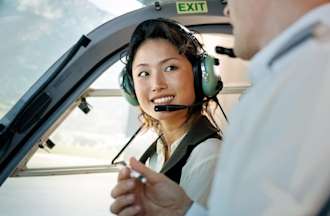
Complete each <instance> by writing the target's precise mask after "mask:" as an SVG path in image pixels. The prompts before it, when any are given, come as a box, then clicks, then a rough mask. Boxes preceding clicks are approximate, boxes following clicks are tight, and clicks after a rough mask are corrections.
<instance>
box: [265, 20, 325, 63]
mask: <svg viewBox="0 0 330 216" xmlns="http://www.w3.org/2000/svg"><path fill="white" fill-rule="evenodd" d="M329 47H330V26H327V25H325V24H322V23H320V22H316V23H312V24H310V25H308V26H306V27H305V28H303V29H301V30H300V31H299V32H296V34H295V35H293V36H292V37H291V38H290V39H289V40H287V42H286V43H285V44H284V45H283V46H282V47H281V49H278V50H277V52H276V53H275V54H274V55H273V58H271V59H270V61H269V62H268V65H269V67H272V66H273V65H276V64H277V63H279V62H282V60H284V59H286V58H290V57H298V56H305V57H306V58H307V56H309V55H312V56H313V57H314V58H315V57H316V58H317V57H321V55H327V53H329V52H330V49H329ZM315 51H317V53H318V54H319V55H317V56H314V55H315Z"/></svg>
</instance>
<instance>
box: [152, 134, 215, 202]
mask: <svg viewBox="0 0 330 216" xmlns="http://www.w3.org/2000/svg"><path fill="white" fill-rule="evenodd" d="M185 135H186V134H184V135H182V136H181V137H180V138H179V139H177V140H176V141H175V142H174V143H173V144H172V145H171V149H170V156H171V155H172V154H173V153H174V151H175V149H176V148H177V147H178V145H179V144H180V142H181V141H182V139H183V138H184V136H185ZM220 146H221V141H220V140H219V139H216V138H209V139H207V140H205V141H204V142H202V143H200V144H199V145H198V146H196V147H195V148H194V150H193V151H192V152H191V154H190V156H189V158H188V160H187V162H186V164H185V166H184V167H183V168H182V174H181V179H180V185H181V187H182V188H183V189H184V190H185V192H186V193H187V194H188V195H189V197H190V198H191V199H192V200H194V201H196V202H199V203H200V204H201V205H203V206H204V207H206V206H207V202H208V197H209V194H210V189H211V186H212V180H213V177H214V170H215V166H216V162H217V159H218V156H219V151H220ZM164 152H165V150H164V146H163V143H162V141H161V139H158V141H157V145H156V153H155V154H154V155H152V156H151V157H150V159H149V160H147V163H146V164H147V166H149V167H150V168H151V169H153V170H154V171H157V172H159V171H160V170H161V168H162V167H163V165H164V163H165V157H164V155H165V154H164Z"/></svg>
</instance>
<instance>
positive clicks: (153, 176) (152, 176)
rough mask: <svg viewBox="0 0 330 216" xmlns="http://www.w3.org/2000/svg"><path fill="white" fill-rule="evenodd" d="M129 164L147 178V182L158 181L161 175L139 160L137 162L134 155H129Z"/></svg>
mask: <svg viewBox="0 0 330 216" xmlns="http://www.w3.org/2000/svg"><path fill="white" fill-rule="evenodd" d="M129 162H130V166H131V168H132V169H134V170H136V171H138V172H139V173H141V174H142V175H143V176H144V177H146V178H147V181H148V182H149V183H156V182H158V181H159V180H160V179H161V178H162V176H163V175H161V174H159V173H157V172H154V171H153V170H151V169H149V168H148V167H146V166H145V165H144V164H142V163H141V162H139V161H138V160H136V159H135V158H134V157H131V158H130V160H129Z"/></svg>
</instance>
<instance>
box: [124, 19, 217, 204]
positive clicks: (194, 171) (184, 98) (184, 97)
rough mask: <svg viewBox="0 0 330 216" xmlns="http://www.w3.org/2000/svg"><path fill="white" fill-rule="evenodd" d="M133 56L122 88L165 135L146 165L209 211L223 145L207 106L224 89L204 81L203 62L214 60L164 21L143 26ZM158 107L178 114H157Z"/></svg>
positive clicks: (134, 37)
mask: <svg viewBox="0 0 330 216" xmlns="http://www.w3.org/2000/svg"><path fill="white" fill-rule="evenodd" d="M127 54H128V55H127V63H126V67H125V68H124V70H123V72H122V78H123V79H122V83H121V86H122V87H123V89H124V93H125V95H126V97H127V99H128V101H129V102H130V103H131V104H133V105H139V107H140V109H141V117H142V118H141V119H142V121H143V123H144V125H145V126H146V127H148V128H153V129H155V130H156V132H157V133H158V134H159V139H157V140H156V141H155V142H154V143H153V144H152V145H151V146H150V148H149V149H148V150H147V151H146V152H145V153H144V154H143V156H142V157H141V159H140V160H141V161H142V162H144V163H146V164H147V165H148V166H149V167H151V168H152V169H154V170H156V171H159V172H162V173H164V174H165V175H167V176H168V177H169V178H171V179H172V180H173V181H176V182H177V183H179V184H180V185H181V186H182V188H183V189H184V190H185V191H186V192H187V194H188V195H189V196H190V197H191V198H192V199H193V200H195V201H198V202H199V203H201V204H202V205H204V206H206V203H207V198H208V195H209V192H210V187H211V183H212V178H213V175H214V173H213V171H214V168H215V162H216V160H217V155H218V154H217V152H218V151H219V148H220V145H221V142H220V140H222V138H221V136H220V135H219V133H218V132H219V131H220V130H219V129H216V128H215V127H214V126H213V125H212V124H211V123H210V121H209V120H208V119H207V118H206V117H205V115H203V113H204V114H206V115H208V116H211V115H209V113H208V112H207V105H208V103H209V101H210V99H214V100H216V97H215V96H216V94H217V93H218V92H219V91H220V90H221V88H222V83H221V81H220V80H217V81H216V84H212V83H205V80H204V81H203V80H202V72H203V71H202V67H204V66H208V65H202V64H204V62H203V61H207V60H208V61H210V59H211V58H210V57H207V60H205V56H206V55H205V52H204V50H203V48H202V46H201V44H200V43H199V42H198V41H197V39H196V38H195V37H194V36H193V35H192V34H191V33H190V32H189V31H188V30H186V29H185V28H184V27H183V26H181V25H180V24H178V23H176V22H174V21H171V20H167V19H161V18H159V19H153V20H147V21H144V22H142V23H141V24H139V25H138V26H137V28H136V29H135V31H134V33H133V35H132V37H131V40H130V44H129V48H128V53H127ZM212 60H213V59H212ZM206 64H207V63H206ZM209 68H212V69H213V65H212V67H209ZM204 72H205V71H204ZM207 72H208V71H206V75H207ZM209 73H214V71H211V72H209ZM204 75H205V73H204V74H203V76H204ZM208 75H210V76H211V75H212V74H208ZM213 75H214V74H213ZM212 81H214V80H212ZM213 83H214V82H213ZM208 85H210V86H211V89H212V90H211V94H210V92H208V91H209V90H210V88H209V86H208ZM205 89H206V90H205ZM176 105H185V106H181V108H182V109H177V107H178V106H176ZM156 106H157V107H158V108H159V107H160V108H163V110H168V109H169V108H171V109H172V110H173V111H159V112H157V111H155V107H156ZM173 107H174V108H173ZM161 110H162V109H161ZM213 122H214V121H213Z"/></svg>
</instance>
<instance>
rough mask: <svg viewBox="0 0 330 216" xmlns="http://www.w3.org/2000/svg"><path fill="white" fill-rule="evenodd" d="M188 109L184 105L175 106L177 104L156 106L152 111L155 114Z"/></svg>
mask: <svg viewBox="0 0 330 216" xmlns="http://www.w3.org/2000/svg"><path fill="white" fill-rule="evenodd" d="M186 108H188V106H186V105H177V104H173V105H156V106H155V107H154V110H155V111H156V112H165V111H167V112H173V111H177V110H181V109H186Z"/></svg>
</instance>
